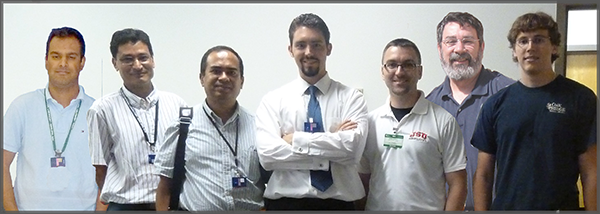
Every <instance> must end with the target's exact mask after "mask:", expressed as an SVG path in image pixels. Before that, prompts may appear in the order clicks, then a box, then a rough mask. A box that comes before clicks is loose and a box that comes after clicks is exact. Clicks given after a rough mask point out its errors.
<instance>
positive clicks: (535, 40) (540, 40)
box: [532, 37, 546, 44]
mask: <svg viewBox="0 0 600 214" xmlns="http://www.w3.org/2000/svg"><path fill="white" fill-rule="evenodd" d="M532 41H533V43H534V44H542V43H544V41H546V38H544V37H533V40H532Z"/></svg>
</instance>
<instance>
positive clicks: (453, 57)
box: [449, 53, 473, 62]
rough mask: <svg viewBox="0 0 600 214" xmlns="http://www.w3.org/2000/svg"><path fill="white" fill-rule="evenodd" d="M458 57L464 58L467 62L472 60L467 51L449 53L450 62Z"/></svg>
mask: <svg viewBox="0 0 600 214" xmlns="http://www.w3.org/2000/svg"><path fill="white" fill-rule="evenodd" d="M459 59H466V60H468V61H469V62H471V61H473V58H471V55H469V53H461V54H457V53H452V54H450V59H449V60H450V62H452V61H456V60H459Z"/></svg>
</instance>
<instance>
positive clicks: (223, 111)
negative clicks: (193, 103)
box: [206, 98, 237, 123]
mask: <svg viewBox="0 0 600 214" xmlns="http://www.w3.org/2000/svg"><path fill="white" fill-rule="evenodd" d="M206 103H207V104H208V107H209V108H210V109H211V110H212V111H213V112H214V113H215V114H216V115H217V116H219V118H221V122H223V123H225V122H227V120H229V118H230V117H231V116H233V113H234V112H235V109H236V106H237V100H232V101H225V100H218V99H216V100H213V99H208V98H207V99H206Z"/></svg>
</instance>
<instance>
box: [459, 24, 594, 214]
mask: <svg viewBox="0 0 600 214" xmlns="http://www.w3.org/2000/svg"><path fill="white" fill-rule="evenodd" d="M508 40H509V42H510V47H511V48H512V50H513V60H514V61H515V62H517V64H518V65H519V68H520V70H521V72H520V73H521V79H520V80H519V81H518V82H517V83H515V84H513V85H510V86H508V87H507V88H505V89H503V90H501V91H499V92H498V93H497V94H495V95H493V96H492V97H490V98H489V99H488V100H487V101H486V102H485V103H484V104H483V106H482V108H481V113H480V114H479V117H478V119H477V126H476V128H475V132H474V133H473V138H472V140H471V143H472V145H473V146H475V147H476V148H477V149H479V155H478V164H477V170H476V172H475V177H474V196H475V197H474V199H475V210H488V209H491V210H577V209H579V201H578V191H577V179H578V176H579V175H581V181H582V186H583V198H584V204H585V209H586V210H596V102H597V97H596V95H595V94H594V93H593V92H592V91H591V90H590V89H589V88H587V87H585V86H583V85H581V84H579V83H577V82H575V81H573V80H570V79H567V78H565V77H563V76H561V75H557V74H556V73H554V71H553V68H552V63H553V62H554V60H556V58H558V46H559V44H560V33H559V32H558V28H557V24H556V22H555V21H554V20H553V19H552V17H550V16H549V15H547V14H545V13H543V12H538V13H528V14H525V15H522V16H520V17H518V18H517V20H516V21H515V22H514V23H513V26H512V28H511V30H510V32H509V34H508ZM495 168H497V170H498V172H497V177H496V180H495V183H494V171H495ZM493 184H494V185H495V190H496V197H495V198H494V200H493V201H492V196H491V193H492V185H493Z"/></svg>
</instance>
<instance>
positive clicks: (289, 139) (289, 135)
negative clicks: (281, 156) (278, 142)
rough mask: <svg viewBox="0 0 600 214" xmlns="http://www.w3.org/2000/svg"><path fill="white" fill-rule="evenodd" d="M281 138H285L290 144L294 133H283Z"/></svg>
mask: <svg viewBox="0 0 600 214" xmlns="http://www.w3.org/2000/svg"><path fill="white" fill-rule="evenodd" d="M281 138H282V139H283V140H285V142H286V143H288V144H290V145H292V139H294V133H290V134H284V135H283V136H281Z"/></svg>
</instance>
